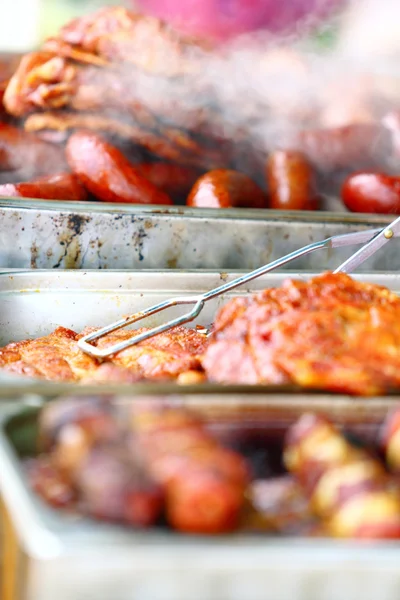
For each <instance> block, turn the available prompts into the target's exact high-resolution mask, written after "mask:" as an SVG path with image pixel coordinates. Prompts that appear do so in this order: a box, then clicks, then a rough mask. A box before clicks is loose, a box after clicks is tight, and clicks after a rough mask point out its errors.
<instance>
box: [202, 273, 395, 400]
mask: <svg viewBox="0 0 400 600" xmlns="http://www.w3.org/2000/svg"><path fill="white" fill-rule="evenodd" d="M203 366H204V368H205V371H206V374H207V376H208V378H209V379H210V380H211V381H213V382H218V383H240V384H243V383H244V384H260V383H269V384H271V383H273V384H290V383H291V384H296V385H299V386H301V387H303V388H313V389H320V390H330V391H333V392H342V393H350V394H359V395H373V394H379V393H385V392H387V391H388V390H390V389H391V388H398V387H399V385H400V298H399V297H398V296H397V295H396V294H395V293H392V292H390V291H389V290H388V289H386V288H384V287H381V286H377V285H372V284H368V283H362V282H358V281H355V280H354V279H352V278H351V277H349V276H348V275H345V274H341V273H339V274H336V275H335V274H332V273H326V274H323V275H320V276H318V277H314V278H313V279H311V280H309V281H301V280H298V281H296V280H288V281H286V282H285V283H284V284H283V285H282V287H280V288H271V289H267V290H265V291H263V292H260V293H258V294H254V295H248V296H245V297H240V298H237V299H234V300H231V301H229V302H227V303H226V304H225V306H224V307H223V308H222V309H221V310H220V311H219V313H218V314H217V316H216V318H215V322H214V331H213V335H212V337H211V339H210V343H209V344H208V347H207V349H206V352H205V355H204V358H203Z"/></svg>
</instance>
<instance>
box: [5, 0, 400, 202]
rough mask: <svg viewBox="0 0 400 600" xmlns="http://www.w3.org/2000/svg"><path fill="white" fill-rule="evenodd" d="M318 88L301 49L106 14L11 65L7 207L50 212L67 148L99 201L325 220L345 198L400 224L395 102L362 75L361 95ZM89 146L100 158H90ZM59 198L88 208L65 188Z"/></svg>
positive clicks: (88, 18) (124, 13)
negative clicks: (22, 203)
mask: <svg viewBox="0 0 400 600" xmlns="http://www.w3.org/2000/svg"><path fill="white" fill-rule="evenodd" d="M248 52H249V54H247V53H248ZM240 56H242V58H240ZM251 57H253V58H251ZM238 60H239V68H240V69H243V68H244V70H245V71H246V72H247V71H249V72H248V74H247V75H246V78H245V81H246V82H247V81H248V83H247V87H243V81H242V80H243V78H237V76H236V73H237V72H238V62H237V61H238ZM241 60H243V61H244V62H243V65H242V62H241ZM253 65H256V69H255V71H254V72H253V69H252V66H253ZM2 67H3V68H2ZM317 71H318V69H317ZM325 71H326V69H323V68H321V72H325ZM315 77H316V72H315V65H314V64H313V61H312V60H310V59H309V57H307V56H306V55H304V54H300V53H297V52H296V51H295V50H293V48H290V47H287V48H279V49H276V48H271V49H267V50H266V49H265V48H259V47H258V46H257V47H254V48H253V47H252V46H251V47H250V48H248V49H247V48H245V49H244V51H243V53H242V54H240V53H238V51H237V49H236V48H235V47H230V46H227V47H226V48H224V49H223V50H222V51H221V49H220V48H218V47H213V45H212V44H210V43H208V42H205V41H204V40H202V39H194V38H191V37H187V36H185V35H183V34H180V33H178V32H176V31H174V30H173V29H172V28H171V27H170V26H168V24H166V23H164V22H163V21H162V20H160V19H157V18H154V17H150V16H146V15H142V14H139V13H136V12H133V11H130V10H128V9H127V8H125V7H120V6H111V7H107V8H103V9H100V10H98V11H97V12H94V13H93V14H90V15H85V16H83V17H81V18H78V19H74V20H73V21H72V22H70V23H67V24H66V25H65V26H64V27H62V28H61V29H60V31H59V32H58V33H57V34H56V35H55V36H53V37H52V38H50V39H48V40H46V41H45V42H44V43H43V44H42V46H41V47H40V48H38V49H37V50H35V51H33V52H30V53H28V54H26V55H24V56H22V57H21V58H18V60H14V59H12V60H10V61H9V62H8V64H7V65H2V63H0V104H1V107H2V110H1V113H0V118H1V119H2V120H3V121H7V122H9V123H12V126H13V127H14V126H15V127H18V129H19V130H20V139H19V140H18V139H10V132H7V131H6V130H4V129H1V128H0V185H1V184H5V185H6V186H7V184H15V186H14V187H13V188H9V187H4V188H0V196H13V197H20V198H29V197H30V196H31V195H32V194H33V193H34V194H35V196H36V198H38V199H49V188H48V186H47V187H46V186H45V185H41V184H40V182H37V180H38V179H39V178H40V177H42V176H59V175H60V174H61V173H64V172H65V170H66V169H65V167H66V165H65V163H66V161H65V150H66V147H67V155H68V168H69V169H70V170H71V171H72V173H73V174H74V175H75V176H77V177H78V178H79V179H80V180H81V184H82V185H83V187H84V188H86V189H85V194H86V193H87V194H88V199H89V200H98V201H102V202H122V203H130V204H142V203H144V204H149V203H150V204H157V205H167V206H168V205H170V204H171V203H175V204H187V205H188V206H191V207H201V208H257V209H260V208H261V209H268V208H272V209H279V210H317V209H318V208H320V207H323V206H324V203H323V202H320V200H321V195H322V194H323V193H329V194H335V195H339V193H340V194H341V197H342V200H343V210H345V209H346V207H347V209H349V210H351V211H355V212H380V213H385V212H393V211H394V212H399V211H400V191H399V190H400V183H399V182H400V173H399V170H398V160H397V155H398V145H399V144H398V137H399V119H398V105H397V103H398V101H397V99H396V98H392V97H391V96H390V95H389V96H388V94H387V91H386V87H385V85H382V82H381V81H380V79H379V77H377V81H376V82H375V78H374V76H373V75H372V74H371V77H368V78H367V80H368V81H367V80H366V78H365V76H364V75H363V73H358V74H357V73H355V74H354V81H353V79H352V80H351V86H350V89H349V85H348V79H347V77H344V79H342V78H341V76H340V77H338V80H337V81H336V80H334V81H333V82H331V83H330V84H329V85H328V86H327V85H326V82H325V79H324V77H322V79H321V77H320V79H318V77H317V80H315ZM357 82H358V83H359V85H357ZM260 86H261V87H260ZM291 86H293V94H291V93H290V91H291V90H292V87H291ZM389 87H390V86H389ZM271 90H272V91H273V93H271ZM304 90H306V93H304ZM343 90H345V92H344V93H343ZM288 92H289V93H288ZM291 96H292V97H291ZM243 97H245V98H246V102H243V100H242V99H243ZM344 97H345V100H344ZM24 130H25V131H24ZM24 134H26V135H24ZM27 134H29V135H27ZM71 135H72V136H74V135H77V136H78V137H75V138H73V141H72V142H71V143H70V144H68V139H69V138H70V136H71ZM94 136H95V137H94ZM11 137H14V138H15V137H18V136H15V133H13V134H12V136H11ZM85 137H86V139H88V138H91V139H92V140H93V139H95V140H96V144H95V145H96V148H102V150H103V151H102V152H96V153H93V154H90V155H88V153H87V152H86V150H85V148H86V145H85ZM21 143H22V144H25V143H26V148H22V146H21ZM2 148H5V149H6V151H4V150H2ZM105 148H106V149H107V153H105ZM49 149H50V151H53V156H51V155H49V154H48V150H49ZM105 154H108V157H109V156H110V154H112V155H113V156H114V159H113V160H112V161H110V160H108V161H106V162H105V163H103V162H102V159H104V157H105ZM45 155H47V157H48V159H47V160H42V157H43V156H45ZM160 162H161V165H160ZM10 165H11V166H10ZM360 170H361V171H362V174H363V175H365V174H368V175H369V180H368V182H367V184H365V185H364V184H363V185H361V184H360V181H361V180H360V177H359V174H358V173H355V172H358V171H360ZM100 172H102V173H103V177H101V178H100V176H99V173H100ZM88 173H91V174H92V175H91V176H90V177H89V176H88ZM227 173H228V174H229V176H227V175H226V174H227ZM353 176H355V177H356V179H355V180H353V179H350V181H349V180H348V178H349V177H350V178H351V177H353ZM246 178H247V179H246ZM177 179H178V180H179V185H178V186H177V185H176V183H175V182H176V180H177ZM364 180H365V177H363V179H362V181H364ZM209 181H211V183H212V189H211V187H210V186H209V185H208V183H209ZM116 182H117V183H116ZM121 182H122V183H121ZM27 184H32V187H28V186H27ZM233 184H234V190H233V191H232V189H233V188H232V185H233ZM152 186H155V188H156V190H155V189H154V187H152ZM209 188H210V189H209ZM259 188H261V189H259ZM342 188H343V189H342ZM53 189H54V188H53ZM207 189H208V192H207ZM243 190H245V192H246V191H247V193H243ZM204 191H205V192H207V193H203V192H204ZM388 195H389V196H390V198H389V199H388ZM53 196H54V197H53V199H54V200H61V199H64V200H84V199H85V198H84V196H83V194H82V195H77V194H76V193H75V194H74V192H73V191H72V192H71V190H70V188H68V187H67V188H66V187H65V186H63V185H62V184H60V186H59V188H58V189H56V190H55V191H54V193H53Z"/></svg>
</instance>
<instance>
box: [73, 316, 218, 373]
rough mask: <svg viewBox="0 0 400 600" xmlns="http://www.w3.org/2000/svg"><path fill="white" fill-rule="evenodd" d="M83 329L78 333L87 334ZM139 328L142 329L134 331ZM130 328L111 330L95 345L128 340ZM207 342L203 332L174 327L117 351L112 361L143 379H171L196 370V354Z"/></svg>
mask: <svg viewBox="0 0 400 600" xmlns="http://www.w3.org/2000/svg"><path fill="white" fill-rule="evenodd" d="M90 331H91V330H90V329H88V330H85V331H83V332H82V334H81V335H85V334H87V333H89V332H90ZM138 331H143V330H140V329H139V330H138ZM131 336H132V331H129V330H128V329H125V330H120V331H115V332H114V333H112V334H110V335H108V336H106V337H104V338H102V339H100V340H99V343H98V346H99V347H100V348H105V347H107V346H111V345H112V344H115V343H117V342H121V341H123V340H126V339H128V338H129V337H131ZM206 344H207V338H206V336H205V335H203V334H201V333H198V332H197V331H196V330H194V329H186V328H185V327H175V329H173V330H171V331H170V332H168V333H161V334H159V335H157V336H155V337H154V338H150V339H149V340H146V341H144V342H141V343H139V344H137V345H136V346H132V347H131V348H127V349H126V350H123V351H122V352H119V353H118V354H117V355H116V356H115V357H114V358H112V359H111V360H112V362H113V363H114V364H115V365H117V366H119V367H122V368H125V369H129V371H130V372H131V373H134V374H136V375H138V376H141V377H142V378H145V379H171V378H175V377H178V376H179V375H180V374H181V373H184V372H186V371H189V370H192V369H194V370H200V369H201V363H200V357H201V355H202V354H203V352H204V350H205V348H206Z"/></svg>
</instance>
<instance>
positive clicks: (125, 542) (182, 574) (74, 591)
mask: <svg viewBox="0 0 400 600" xmlns="http://www.w3.org/2000/svg"><path fill="white" fill-rule="evenodd" d="M33 401H34V399H33V398H31V404H32V405H33V404H34V402H33ZM125 401H127V400H125ZM38 403H40V402H38ZM264 407H265V408H266V409H267V410H268V408H269V406H268V402H266V403H264ZM38 410H39V409H38V407H34V406H31V407H27V406H22V405H21V404H20V405H18V406H15V407H14V409H13V411H12V412H11V411H9V413H8V415H6V414H4V412H3V415H2V417H1V419H0V462H1V465H2V468H1V472H0V484H1V489H2V494H3V499H4V507H5V510H4V518H5V520H4V523H3V525H4V527H5V530H6V534H7V536H8V537H7V549H8V551H7V553H6V557H5V558H6V562H5V575H6V576H5V577H4V580H3V585H4V587H5V588H7V591H8V595H5V596H4V597H3V600H11V599H12V600H15V598H18V600H37V599H38V598H40V600H53V599H54V598H56V597H57V599H58V600H81V599H82V600H83V599H85V600H92V599H93V600H95V599H96V600H110V599H111V598H112V599H113V600H133V599H135V600H187V599H188V598H190V599H191V600H321V599H327V600H328V599H329V600H343V599H344V598H345V599H346V600H359V599H360V598H363V600H382V599H383V598H384V599H385V600H397V599H398V590H399V586H400V570H399V568H398V553H399V548H400V546H399V544H398V543H397V542H393V543H388V542H382V543H379V542H377V543H373V544H372V543H365V542H364V543H357V542H345V541H336V540H331V539H302V538H292V539H291V538H278V537H273V536H267V535H265V534H261V535H251V534H236V535H231V536H220V537H216V538H210V537H201V536H196V537H195V536H183V535H178V534H174V533H172V532H168V531H166V530H162V529H154V530H152V531H149V532H136V531H133V530H130V531H129V530H127V529H123V528H120V527H117V526H112V525H105V524H100V523H96V522H94V521H91V520H89V519H78V520H77V519H76V518H75V517H73V516H71V515H66V514H61V513H59V512H56V511H54V510H52V509H50V508H49V507H47V506H46V505H44V504H43V503H42V502H41V501H40V500H39V499H38V498H37V497H36V496H34V494H32V492H31V491H30V489H29V488H28V486H27V484H26V480H25V477H24V475H23V472H22V469H21V464H20V461H19V458H18V453H21V452H22V453H32V452H33V448H34V446H33V441H34V439H35V427H36V423H37V416H38ZM302 410H303V409H302V408H301V407H298V411H297V414H298V413H299V412H300V411H302ZM295 416H296V415H295V414H294V413H292V414H291V416H290V418H289V419H288V415H287V414H286V413H285V409H282V408H281V409H280V419H281V420H280V423H281V424H285V423H286V425H288V424H289V422H290V420H291V419H293V418H295ZM382 416H383V415H382V414H381V415H378V414H377V415H376V419H375V421H373V422H372V421H371V423H370V424H371V425H372V426H374V425H375V431H376V424H377V422H378V420H379V421H380V420H381V418H382ZM335 420H336V421H337V422H338V423H346V424H347V421H346V420H343V417H339V416H337V418H336V419H335ZM259 425H260V426H263V424H262V423H261V424H259ZM12 594H13V595H12Z"/></svg>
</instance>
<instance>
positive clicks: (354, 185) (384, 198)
mask: <svg viewBox="0 0 400 600" xmlns="http://www.w3.org/2000/svg"><path fill="white" fill-rule="evenodd" d="M341 195H342V200H343V202H344V204H345V205H346V207H347V208H348V209H349V210H351V211H353V212H361V213H381V214H393V215H397V214H400V177H391V176H390V175H385V174H384V173H368V172H364V173H354V174H353V175H350V176H349V177H348V178H347V179H346V180H345V182H344V183H343V186H342V191H341Z"/></svg>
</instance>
